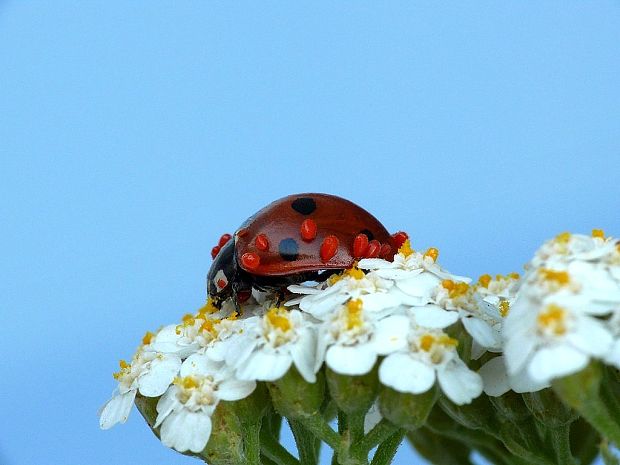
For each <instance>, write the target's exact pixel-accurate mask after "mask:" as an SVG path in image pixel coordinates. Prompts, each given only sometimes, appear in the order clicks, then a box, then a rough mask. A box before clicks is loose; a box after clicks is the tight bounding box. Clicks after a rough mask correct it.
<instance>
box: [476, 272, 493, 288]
mask: <svg viewBox="0 0 620 465" xmlns="http://www.w3.org/2000/svg"><path fill="white" fill-rule="evenodd" d="M492 279H493V278H491V275H490V274H483V275H482V276H480V277H479V278H478V283H480V285H481V286H482V287H489V283H490V282H491V280H492Z"/></svg>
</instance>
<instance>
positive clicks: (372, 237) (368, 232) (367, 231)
mask: <svg viewBox="0 0 620 465" xmlns="http://www.w3.org/2000/svg"><path fill="white" fill-rule="evenodd" d="M360 234H366V236H368V240H369V241H372V240H373V239H374V238H375V235H374V234H373V233H372V232H371V231H370V229H362V230H361V231H360Z"/></svg>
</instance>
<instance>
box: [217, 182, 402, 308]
mask: <svg viewBox="0 0 620 465" xmlns="http://www.w3.org/2000/svg"><path fill="white" fill-rule="evenodd" d="M406 239H407V234H406V233H404V232H402V231H399V232H397V233H395V234H393V235H390V233H389V232H388V231H387V229H386V228H385V227H384V226H383V225H382V224H381V223H380V222H379V220H377V219H376V218H375V217H374V216H373V215H371V214H370V213H369V212H367V211H366V210H364V209H363V208H362V207H360V206H358V205H356V204H354V203H353V202H351V201H349V200H346V199H344V198H341V197H337V196H335V195H330V194H318V193H307V194H296V195H289V196H287V197H284V198H281V199H279V200H276V201H275V202H272V203H270V204H269V205H267V206H266V207H264V208H263V209H261V210H259V211H258V212H257V213H255V214H254V215H252V216H251V217H250V218H248V219H247V220H246V221H245V222H244V223H243V224H242V225H241V226H240V227H239V229H237V231H236V232H235V234H233V235H232V236H231V235H230V234H224V235H222V237H221V238H220V240H219V242H218V244H217V245H216V246H215V247H213V249H212V251H211V254H212V256H213V258H214V261H213V264H212V265H211V268H210V270H209V274H208V282H207V291H208V294H209V297H210V298H211V299H212V301H213V303H214V304H215V305H216V306H219V305H221V303H222V302H223V301H224V300H226V299H228V298H229V297H233V298H234V299H235V301H236V302H235V303H236V304H238V303H239V302H243V301H245V300H247V299H248V298H249V296H250V295H251V291H252V288H253V287H254V288H256V289H260V290H267V291H269V290H271V291H281V290H282V289H285V288H286V286H288V285H290V284H299V283H302V282H304V281H311V280H312V281H322V280H325V279H326V278H327V277H328V276H329V275H330V274H331V273H334V272H338V271H341V270H345V269H347V268H351V267H352V266H353V265H354V264H355V262H356V261H357V260H359V259H361V258H385V259H387V260H392V259H393V257H394V253H395V252H396V251H397V250H398V248H399V247H400V246H401V245H402V244H403V243H404V241H405V240H406Z"/></svg>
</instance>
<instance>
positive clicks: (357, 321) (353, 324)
mask: <svg viewBox="0 0 620 465" xmlns="http://www.w3.org/2000/svg"><path fill="white" fill-rule="evenodd" d="M362 307H363V303H362V301H361V299H354V300H349V301H348V302H347V330H351V329H355V328H359V327H360V326H362V324H363V323H364V320H363V318H362Z"/></svg>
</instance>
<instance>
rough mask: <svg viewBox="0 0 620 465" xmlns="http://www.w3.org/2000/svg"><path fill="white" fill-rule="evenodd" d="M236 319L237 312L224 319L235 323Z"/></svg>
mask: <svg viewBox="0 0 620 465" xmlns="http://www.w3.org/2000/svg"><path fill="white" fill-rule="evenodd" d="M238 318H239V313H237V312H232V313H231V314H230V315H228V317H226V319H227V320H231V321H235V320H236V319H238Z"/></svg>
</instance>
